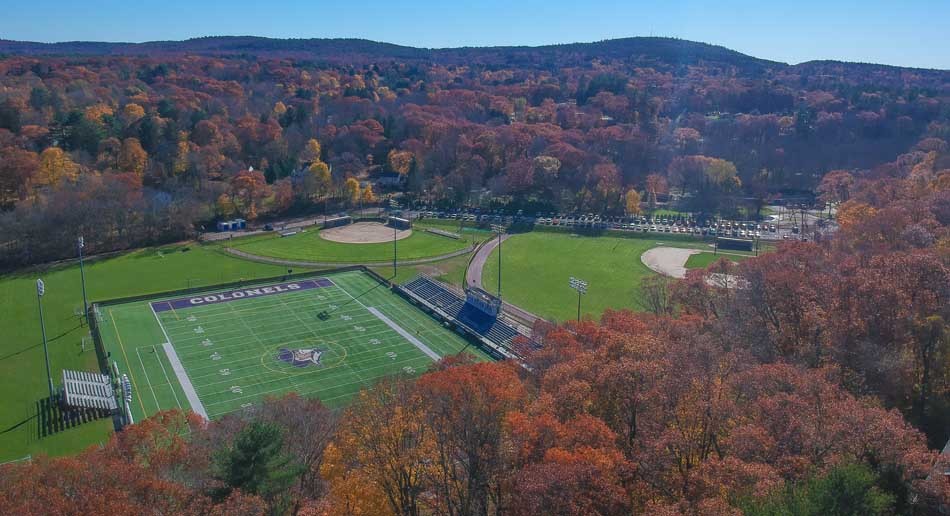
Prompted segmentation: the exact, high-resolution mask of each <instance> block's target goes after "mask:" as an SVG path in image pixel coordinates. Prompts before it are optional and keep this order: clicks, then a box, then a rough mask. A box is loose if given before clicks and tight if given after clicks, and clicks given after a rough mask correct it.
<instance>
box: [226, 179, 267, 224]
mask: <svg viewBox="0 0 950 516" xmlns="http://www.w3.org/2000/svg"><path fill="white" fill-rule="evenodd" d="M228 192H229V195H230V197H231V201H232V202H233V203H234V205H235V207H236V208H237V209H238V210H239V211H240V212H241V213H242V214H243V215H244V217H246V218H247V219H248V220H254V219H256V218H257V215H258V212H259V210H260V205H261V201H263V200H264V199H265V198H267V197H268V196H270V195H271V188H270V186H268V184H267V180H266V179H265V178H264V174H262V173H261V172H260V171H257V170H242V171H241V172H238V173H237V174H235V175H234V177H232V178H231V181H230V184H229V188H228Z"/></svg>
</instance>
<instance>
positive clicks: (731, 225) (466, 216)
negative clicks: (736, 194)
mask: <svg viewBox="0 0 950 516" xmlns="http://www.w3.org/2000/svg"><path fill="white" fill-rule="evenodd" d="M412 215H413V217H414V218H418V219H427V218H428V219H449V220H458V221H460V222H470V223H475V224H506V225H511V224H530V225H540V226H552V227H565V228H577V229H597V230H614V231H631V232H642V233H657V234H661V233H662V234H679V235H692V236H696V237H716V236H723V237H734V238H748V239H756V238H761V239H770V240H781V239H786V240H787V239H792V238H795V239H797V238H800V235H801V231H800V228H799V227H798V226H797V225H793V224H792V223H789V222H786V223H782V222H780V221H773V222H769V221H758V222H753V221H734V220H710V219H707V220H702V221H701V220H699V219H697V218H694V217H691V216H646V215H644V216H627V217H610V216H600V215H594V214H583V215H581V214H565V213H548V214H543V213H537V214H531V215H529V214H524V213H519V214H515V215H508V214H504V213H500V212H465V211H437V210H419V211H414V212H413V214H412Z"/></svg>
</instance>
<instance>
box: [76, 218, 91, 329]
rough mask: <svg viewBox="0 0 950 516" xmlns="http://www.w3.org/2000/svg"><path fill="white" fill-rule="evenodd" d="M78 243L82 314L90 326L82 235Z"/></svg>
mask: <svg viewBox="0 0 950 516" xmlns="http://www.w3.org/2000/svg"><path fill="white" fill-rule="evenodd" d="M77 245H78V247H79V277H80V279H81V280H82V316H83V319H84V320H85V321H86V326H89V303H88V302H87V301H86V271H85V269H84V268H83V263H82V249H83V247H86V243H85V241H84V240H83V238H82V235H80V236H79V240H78V241H77Z"/></svg>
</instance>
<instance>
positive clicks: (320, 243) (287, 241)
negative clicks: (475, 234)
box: [215, 226, 472, 263]
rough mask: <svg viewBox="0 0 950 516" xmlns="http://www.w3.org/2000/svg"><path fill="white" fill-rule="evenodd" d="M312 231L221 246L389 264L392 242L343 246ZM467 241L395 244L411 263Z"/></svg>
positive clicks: (417, 234)
mask: <svg viewBox="0 0 950 516" xmlns="http://www.w3.org/2000/svg"><path fill="white" fill-rule="evenodd" d="M317 233H318V231H317V229H316V228H310V229H307V230H305V231H303V232H300V233H298V234H296V235H293V236H289V237H281V236H280V235H278V234H273V233H272V234H267V235H255V236H250V237H246V238H238V239H235V240H230V241H224V242H221V243H220V244H215V245H221V246H228V247H233V248H235V249H239V250H241V251H245V252H248V253H252V254H256V255H260V256H270V257H273V258H284V259H288V260H304V261H311V262H327V263H373V262H380V263H385V262H389V261H392V258H393V245H392V242H386V243H378V244H345V243H341V242H331V241H329V240H324V239H322V238H320V236H319V235H318V234H317ZM471 243H472V242H471V241H469V239H467V238H466V239H461V240H453V239H451V238H447V237H443V236H438V235H433V234H431V233H426V232H424V231H422V230H421V226H419V227H417V228H416V230H414V231H413V232H412V235H410V236H409V238H405V239H403V240H399V241H397V242H396V251H397V253H398V257H399V259H400V260H414V259H418V258H428V257H430V256H439V255H443V254H448V253H451V252H453V251H458V250H459V249H464V248H465V247H467V246H469V245H471Z"/></svg>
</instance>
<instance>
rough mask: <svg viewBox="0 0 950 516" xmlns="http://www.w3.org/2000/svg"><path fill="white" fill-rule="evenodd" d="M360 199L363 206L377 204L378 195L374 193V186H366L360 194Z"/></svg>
mask: <svg viewBox="0 0 950 516" xmlns="http://www.w3.org/2000/svg"><path fill="white" fill-rule="evenodd" d="M360 199H361V200H362V202H363V204H372V203H374V202H376V194H375V193H374V192H373V185H366V186H365V187H363V191H362V192H360Z"/></svg>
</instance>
